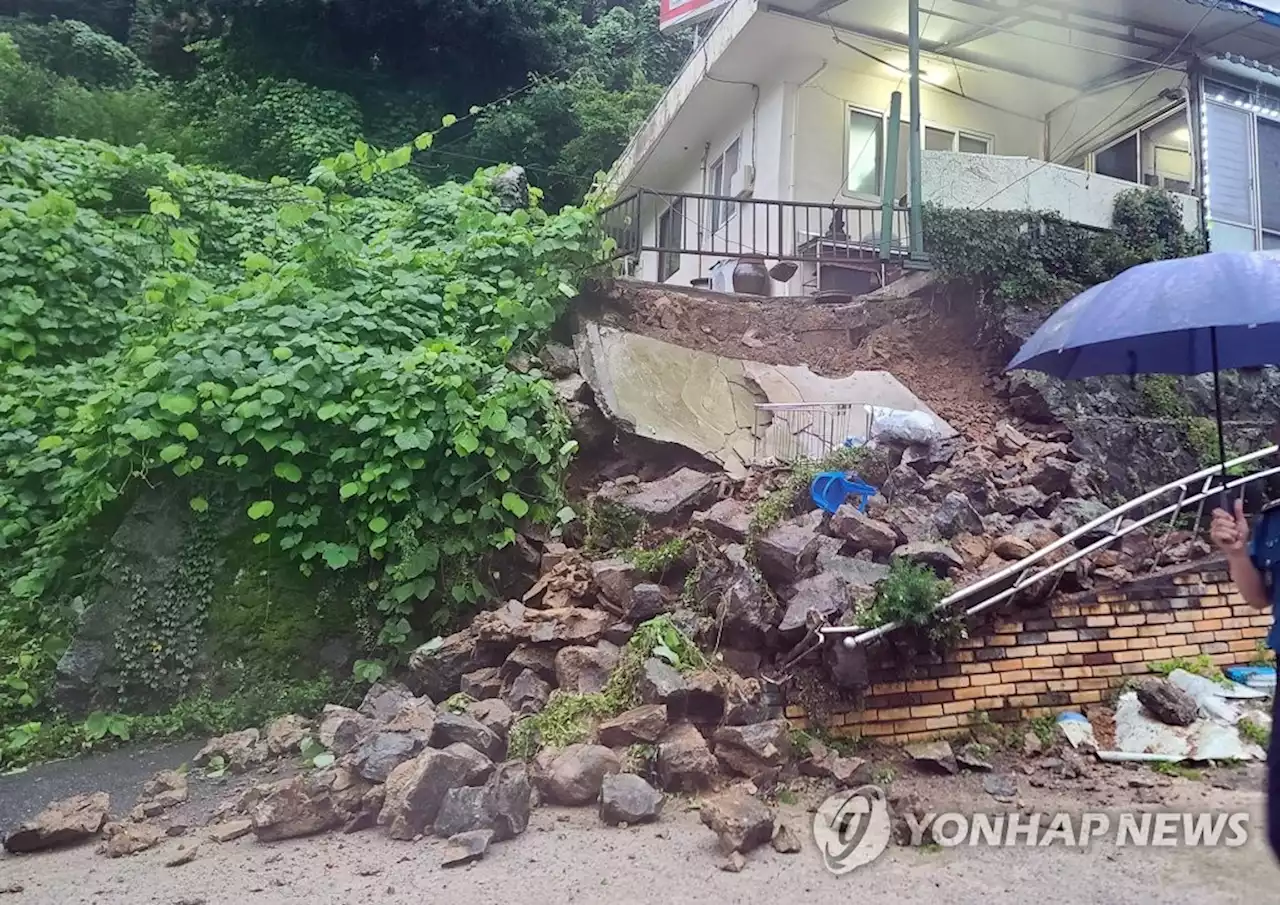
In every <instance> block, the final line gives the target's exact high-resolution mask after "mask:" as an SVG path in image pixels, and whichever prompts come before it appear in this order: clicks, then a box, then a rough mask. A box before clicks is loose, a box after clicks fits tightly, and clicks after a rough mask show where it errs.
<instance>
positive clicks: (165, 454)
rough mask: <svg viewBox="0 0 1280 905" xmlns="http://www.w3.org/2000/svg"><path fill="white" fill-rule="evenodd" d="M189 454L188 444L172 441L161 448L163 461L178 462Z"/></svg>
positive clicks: (161, 459)
mask: <svg viewBox="0 0 1280 905" xmlns="http://www.w3.org/2000/svg"><path fill="white" fill-rule="evenodd" d="M186 454H187V444H185V443H170V444H169V445H168V446H166V447H165V448H164V449H162V450H160V461H161V462H176V461H177V460H178V459H181V458H182V457H183V456H185V455H186Z"/></svg>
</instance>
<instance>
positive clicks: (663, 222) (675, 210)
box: [658, 198, 684, 283]
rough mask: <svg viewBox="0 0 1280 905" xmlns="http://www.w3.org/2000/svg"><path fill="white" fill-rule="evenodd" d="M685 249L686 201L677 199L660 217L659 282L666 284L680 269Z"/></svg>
mask: <svg viewBox="0 0 1280 905" xmlns="http://www.w3.org/2000/svg"><path fill="white" fill-rule="evenodd" d="M683 247H684V199H683V198H675V199H673V200H672V202H671V205H670V207H668V208H667V209H666V210H665V211H663V212H662V213H661V214H660V215H659V217H658V248H659V249H660V251H659V252H658V282H659V283H665V282H666V281H667V280H668V279H670V278H671V275H672V274H673V273H675V272H676V271H677V270H679V269H680V249H681V248H683Z"/></svg>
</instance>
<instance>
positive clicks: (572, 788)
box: [533, 744, 622, 806]
mask: <svg viewBox="0 0 1280 905" xmlns="http://www.w3.org/2000/svg"><path fill="white" fill-rule="evenodd" d="M621 771H622V761H621V759H620V758H619V757H618V755H617V754H615V753H614V752H613V751H611V750H610V749H608V748H606V747H604V746H603V745H581V744H579V745H569V746H568V747H567V748H561V749H559V750H554V749H544V750H543V751H541V752H540V753H539V754H538V756H537V758H536V759H535V760H534V765H533V773H534V781H535V782H536V783H537V785H538V789H539V790H540V791H541V792H542V795H543V797H544V798H545V799H546V800H547V801H550V802H551V803H553V804H563V805H575V806H580V805H585V804H591V803H592V802H593V801H595V800H596V799H597V798H599V796H600V786H601V784H602V783H603V782H604V778H605V777H606V776H607V775H609V774H610V773H619V772H621Z"/></svg>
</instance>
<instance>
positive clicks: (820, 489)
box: [809, 471, 878, 512]
mask: <svg viewBox="0 0 1280 905" xmlns="http://www.w3.org/2000/svg"><path fill="white" fill-rule="evenodd" d="M877 492H878V491H877V490H876V488H874V487H872V486H871V485H870V484H867V483H866V482H864V481H863V480H862V479H861V478H859V477H858V476H857V475H856V474H853V475H845V474H844V473H843V472H839V471H824V472H823V473H822V474H820V475H818V476H817V477H815V478H814V479H813V483H811V484H810V485H809V496H810V497H811V498H812V499H813V503H814V505H815V506H817V507H818V508H819V509H821V510H822V511H823V512H835V511H836V510H837V509H839V508H840V507H841V506H842V505H843V504H844V502H845V501H846V500H848V499H849V497H851V496H856V497H858V511H859V512H866V511H867V503H868V501H870V499H871V498H872V497H873V496H875V495H876V493H877Z"/></svg>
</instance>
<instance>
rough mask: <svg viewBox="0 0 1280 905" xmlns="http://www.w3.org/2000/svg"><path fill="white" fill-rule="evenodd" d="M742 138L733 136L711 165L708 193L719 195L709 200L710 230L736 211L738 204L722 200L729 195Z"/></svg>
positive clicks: (717, 226)
mask: <svg viewBox="0 0 1280 905" xmlns="http://www.w3.org/2000/svg"><path fill="white" fill-rule="evenodd" d="M741 145H742V140H741V139H739V138H735V139H734V140H733V143H732V144H730V145H729V147H728V148H726V149H725V152H724V153H723V154H721V155H720V156H719V157H717V158H716V162H715V163H713V164H712V165H711V186H710V188H711V191H710V194H712V195H717V196H720V197H719V198H717V199H716V200H715V201H712V202H711V231H712V232H715V231H716V230H717V229H719V228H720V227H721V226H723V225H724V224H725V223H727V222H729V220H730V219H732V217H733V215H734V214H735V213H737V211H738V205H737V204H735V203H733V202H731V201H725V200H722V199H723V198H724V197H725V196H727V195H729V193H730V191H731V186H732V185H733V176H734V174H735V173H737V172H738V157H739V154H740V151H741Z"/></svg>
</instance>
